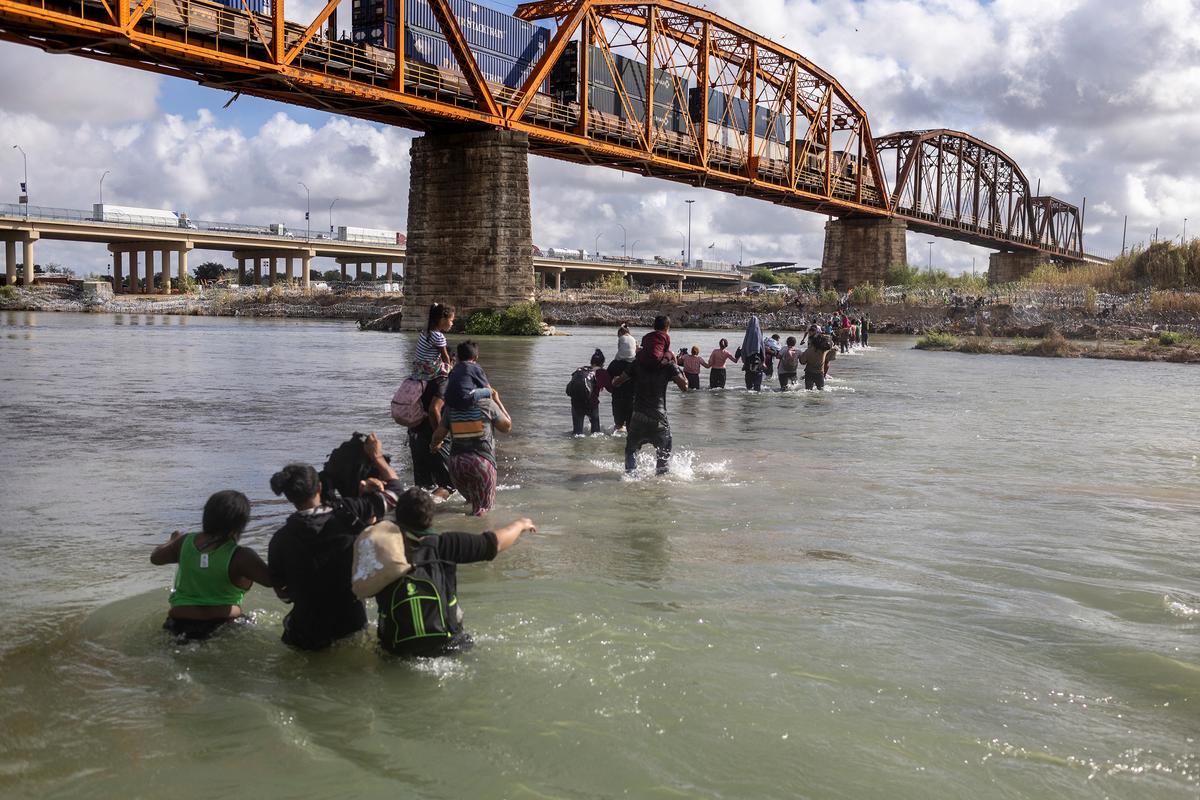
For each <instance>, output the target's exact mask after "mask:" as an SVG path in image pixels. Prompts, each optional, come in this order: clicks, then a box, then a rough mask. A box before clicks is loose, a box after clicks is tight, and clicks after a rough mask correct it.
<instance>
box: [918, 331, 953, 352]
mask: <svg viewBox="0 0 1200 800" xmlns="http://www.w3.org/2000/svg"><path fill="white" fill-rule="evenodd" d="M956 347H958V337H957V336H955V335H953V334H950V333H943V332H942V331H929V332H928V333H926V334H925V335H924V336H922V337H921V338H920V339H917V344H916V348H917V349H918V350H953V349H954V348H956Z"/></svg>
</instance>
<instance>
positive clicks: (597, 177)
mask: <svg viewBox="0 0 1200 800" xmlns="http://www.w3.org/2000/svg"><path fill="white" fill-rule="evenodd" d="M488 4H489V5H492V6H494V7H497V8H503V9H512V8H514V7H515V3H512V2H507V3H506V2H489V3H488ZM319 5H320V3H319V2H318V1H317V0H307V2H300V0H293V2H290V3H288V16H289V18H292V19H296V20H301V19H302V17H303V15H305V14H308V17H307V18H305V19H303V21H307V20H308V19H311V17H312V16H313V14H314V13H315V9H316V8H317V7H318V6H319ZM701 5H706V6H707V7H708V8H710V9H712V10H714V11H716V12H718V13H720V14H722V15H724V16H726V17H728V18H730V19H732V20H735V21H737V22H739V23H742V24H744V25H746V26H747V27H749V28H751V29H753V30H758V31H762V32H771V33H772V35H774V36H775V37H776V38H777V40H779V41H782V43H784V44H786V45H787V46H789V47H791V48H792V49H794V50H797V51H798V52H800V53H802V54H804V55H805V56H807V57H808V58H809V59H811V60H812V61H814V62H815V63H817V64H819V65H821V66H823V67H824V68H826V69H827V70H828V71H830V72H831V73H832V74H833V75H835V76H836V77H837V78H838V79H839V81H840V82H841V83H842V84H843V85H844V86H845V87H846V88H847V89H848V90H849V91H850V92H851V93H852V94H853V95H854V96H855V98H856V99H857V100H858V101H859V103H860V104H861V105H862V106H863V107H865V108H866V110H867V112H868V115H869V116H870V120H871V126H872V129H873V131H874V133H875V134H876V135H880V134H883V133H886V132H890V131H893V130H906V129H914V128H932V127H948V128H956V129H959V130H964V131H968V132H970V133H972V134H974V135H976V136H978V137H980V138H982V139H985V140H987V141H990V142H992V143H994V144H996V145H998V146H1000V147H1001V148H1002V149H1004V150H1005V151H1006V152H1008V153H1009V154H1010V155H1011V156H1013V157H1014V158H1015V159H1016V160H1017V161H1018V162H1019V163H1020V164H1021V166H1022V167H1023V169H1024V171H1025V173H1026V175H1027V176H1028V177H1029V179H1030V181H1031V182H1034V183H1036V182H1037V181H1038V180H1040V181H1041V186H1042V191H1043V193H1046V194H1054V195H1057V196H1059V197H1063V198H1066V199H1068V200H1072V201H1074V202H1076V203H1079V202H1081V200H1082V198H1083V197H1087V199H1088V206H1087V220H1086V227H1085V234H1086V245H1087V249H1088V250H1089V251H1090V252H1093V253H1098V254H1102V255H1114V254H1116V253H1117V252H1119V250H1120V247H1121V236H1122V223H1123V219H1124V217H1125V216H1126V215H1128V217H1129V242H1130V243H1131V244H1132V243H1136V242H1139V241H1145V240H1147V239H1149V238H1150V236H1151V235H1152V234H1153V232H1154V230H1155V228H1156V227H1158V228H1159V230H1160V235H1161V236H1163V237H1171V236H1176V237H1178V236H1179V235H1180V234H1181V228H1182V226H1183V220H1184V218H1185V217H1191V218H1192V219H1193V222H1192V223H1191V224H1192V225H1193V226H1194V227H1195V228H1196V229H1197V231H1198V232H1200V159H1197V156H1196V154H1197V153H1198V152H1200V103H1198V102H1197V100H1196V98H1197V97H1200V3H1198V2H1197V0H1139V2H1128V0H993V1H992V2H979V1H977V0H857V1H856V2H846V1H845V0H838V1H837V2H833V0H826V1H824V2H822V1H820V0H754V1H753V2H744V1H743V2H737V1H736V0H709V2H707V3H701ZM0 75H5V76H8V77H7V78H6V79H5V80H3V81H0V143H3V144H5V145H6V146H5V147H3V148H0V202H15V199H16V197H15V196H16V194H17V182H18V181H19V180H20V178H21V169H22V164H21V158H20V154H19V153H18V152H17V151H15V150H12V149H11V148H10V147H9V146H7V145H9V144H20V145H21V146H22V147H23V148H24V149H25V151H26V152H27V153H28V155H29V170H30V184H31V186H30V190H31V194H32V200H33V202H34V204H36V205H48V206H56V207H64V208H89V207H90V206H91V204H92V203H94V202H96V201H97V195H98V191H99V179H100V176H101V174H102V173H103V172H104V171H105V170H110V171H111V172H110V174H109V175H108V177H107V178H106V179H105V181H104V198H105V200H106V201H107V202H110V203H119V204H122V205H136V206H149V207H156V208H169V209H175V210H180V211H186V212H187V213H188V214H189V215H190V216H191V217H193V218H198V219H220V220H237V221H244V222H276V221H281V222H285V223H287V224H288V225H289V226H291V227H293V228H300V229H303V227H304V221H303V213H304V193H303V190H302V189H301V188H300V187H299V186H298V185H297V182H298V181H304V182H305V183H307V184H308V186H309V187H310V188H311V190H312V204H313V215H312V216H313V227H314V228H324V227H327V226H328V225H329V204H330V202H331V201H334V200H335V199H336V204H335V205H334V207H333V224H334V225H358V226H363V227H377V228H389V229H392V228H394V229H400V230H403V229H404V227H405V224H404V223H405V219H406V214H407V187H408V148H409V142H410V140H411V133H410V132H408V131H405V130H402V129H398V128H387V127H383V126H378V125H374V124H370V123H364V122H358V121H355V120H351V119H348V118H342V117H335V116H330V115H328V114H323V113H320V112H315V111H309V110H306V109H301V108H297V107H293V106H287V105H281V104H277V103H272V102H268V101H264V100H257V99H254V98H249V97H242V98H241V99H239V100H238V101H237V102H235V103H234V104H232V106H230V107H229V108H228V109H223V108H222V106H223V105H224V104H225V102H226V101H227V100H229V98H230V95H229V93H227V92H219V91H214V90H209V89H203V88H200V87H198V86H195V85H192V84H190V83H187V82H184V81H180V80H176V79H172V78H166V77H159V76H155V75H151V74H149V73H141V72H138V71H135V70H132V69H127V68H119V67H108V66H106V65H103V64H99V63H96V62H93V61H88V60H85V59H79V58H74V57H71V56H65V55H53V56H52V55H46V54H43V53H41V52H40V51H37V50H34V49H31V48H26V47H21V46H19V45H14V44H7V43H0ZM15 76H20V77H19V79H13V78H14V77H15ZM530 170H531V180H532V190H533V220H534V241H535V243H536V244H538V245H539V246H541V247H543V248H547V247H553V246H562V247H571V246H574V247H584V248H587V249H592V247H593V246H594V242H595V240H596V236H597V235H598V234H600V235H601V238H600V246H601V249H602V250H605V251H612V250H614V249H615V250H616V251H617V252H619V251H620V247H621V241H622V234H621V231H620V228H619V227H618V226H617V223H621V224H623V225H624V226H625V227H626V228H627V229H628V232H629V234H628V240H629V243H630V244H631V245H632V244H633V242H634V241H635V240H637V241H638V244H637V246H636V255H639V256H642V255H648V254H651V253H660V254H663V255H669V254H672V253H678V251H679V249H680V238H679V233H678V232H679V231H681V230H684V229H685V228H686V225H687V214H686V210H685V208H686V207H685V205H684V202H683V201H684V200H685V199H686V198H694V199H696V200H697V202H696V204H695V217H694V220H693V230H694V238H693V249H694V252H695V255H696V257H698V258H699V257H705V256H707V255H714V254H715V255H719V256H721V257H724V258H726V259H728V260H733V261H736V260H737V258H738V253H739V247H740V248H741V249H742V250H743V252H744V258H745V260H746V261H747V262H749V261H751V260H767V259H788V260H797V261H799V262H801V263H804V264H813V265H816V264H819V263H820V258H821V249H822V228H823V224H824V218H823V217H819V216H816V215H813V214H805V213H802V212H798V211H792V210H788V209H781V208H776V207H774V206H772V205H770V204H767V203H763V202H760V201H754V200H746V199H740V198H734V197H731V196H727V195H724V194H720V193H717V192H705V191H698V190H694V189H688V188H686V187H677V186H675V185H673V184H669V183H666V182H662V181H655V180H649V179H643V178H638V177H635V176H630V175H626V174H624V173H620V172H616V171H612V170H606V169H601V168H588V167H581V166H576V165H570V164H564V163H559V162H555V161H549V160H546V159H542V158H533V159H532V160H531V164H530ZM926 240H927V237H919V236H913V235H910V237H909V259H910V263H913V264H920V265H923V264H925V263H926V260H927V259H928V257H929V256H928V248H927V245H926V243H925V242H926ZM710 243H715V244H716V248H714V250H712V251H710V250H708V249H707V246H708V244H710ZM205 255H206V254H195V255H194V256H193V263H197V260H196V259H197V256H199V257H200V258H203V257H204V256H205ZM933 260H934V264H935V266H943V267H947V268H949V269H950V270H951V271H953V272H960V271H963V270H968V271H969V270H970V269H971V268H972V263H973V260H974V261H975V263H977V265H978V266H979V268H980V269H984V268H986V263H987V251H986V250H982V249H978V248H973V247H969V246H966V245H961V244H956V243H953V242H949V241H939V242H938V243H937V244H936V245H935V246H934V249H933ZM38 261H39V262H40V263H48V262H50V261H58V262H60V263H62V264H64V265H65V266H72V267H74V268H76V269H77V270H78V271H81V272H86V271H89V270H98V271H104V270H105V269H106V268H107V264H108V257H107V253H106V252H105V251H104V249H103V248H101V247H99V246H90V245H71V244H66V243H53V244H52V243H49V242H45V243H39V252H38Z"/></svg>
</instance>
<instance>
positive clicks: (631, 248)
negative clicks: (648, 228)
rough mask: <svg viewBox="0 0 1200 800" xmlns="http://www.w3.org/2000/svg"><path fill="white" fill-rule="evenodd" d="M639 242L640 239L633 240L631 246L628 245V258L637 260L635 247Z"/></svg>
mask: <svg viewBox="0 0 1200 800" xmlns="http://www.w3.org/2000/svg"><path fill="white" fill-rule="evenodd" d="M640 241H641V239H634V240H633V244H631V245H629V257H630V258H632V259H636V258H637V246H638V242H640Z"/></svg>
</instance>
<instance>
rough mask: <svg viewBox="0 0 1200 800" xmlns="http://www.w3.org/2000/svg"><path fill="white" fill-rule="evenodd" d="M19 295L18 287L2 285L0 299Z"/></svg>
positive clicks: (10, 298) (8, 298)
mask: <svg viewBox="0 0 1200 800" xmlns="http://www.w3.org/2000/svg"><path fill="white" fill-rule="evenodd" d="M16 296H17V287H15V286H0V300H12V299H13V298H14V297H16Z"/></svg>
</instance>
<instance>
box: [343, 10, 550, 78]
mask: <svg viewBox="0 0 1200 800" xmlns="http://www.w3.org/2000/svg"><path fill="white" fill-rule="evenodd" d="M450 12H451V13H452V14H453V15H454V18H455V21H456V22H457V23H458V28H459V30H460V31H462V34H463V38H464V39H466V42H467V46H468V47H470V48H471V52H473V53H475V54H476V56H477V57H478V56H479V55H480V54H487V55H491V56H498V57H500V58H503V59H506V60H508V61H515V62H527V63H532V62H534V61H537V60H538V59H539V58H541V57H542V54H543V53H545V52H546V47H547V46H548V45H549V43H550V29H549V28H543V27H542V26H540V25H534V24H532V23H529V22H526V21H525V20H521V19H517V18H516V17H513V16H510V15H508V14H505V13H504V12H503V11H497V10H496V9H494V8H489V7H488V6H485V5H481V4H479V3H474V2H469V0H450ZM351 20H352V25H353V27H354V29H355V30H356V31H358V30H359V29H362V30H364V31H365V30H370V29H376V28H378V29H380V30H381V31H382V32H383V34H382V36H383V38H381V39H380V40H378V41H371V42H370V44H373V45H376V46H378V47H385V48H388V49H392V48H394V47H395V44H396V34H395V31H396V23H397V21H398V20H397V17H396V0H354V4H353V6H352V8H351ZM404 29H405V34H406V44H407V34H408V33H409V32H416V33H418V34H421V35H423V36H424V37H433V38H436V39H441V40H443V41H445V38H446V37H445V32H444V31H443V30H442V26H441V25H440V24H439V23H438V21H437V17H436V16H434V13H433V9H432V8H431V7H430V5H429V3H428V2H427V0H404ZM355 41H356V42H360V41H362V40H359V39H358V38H357V37H356V39H355Z"/></svg>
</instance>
